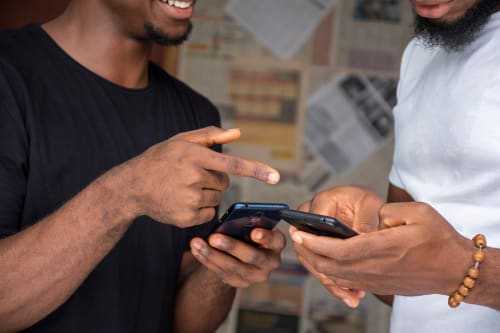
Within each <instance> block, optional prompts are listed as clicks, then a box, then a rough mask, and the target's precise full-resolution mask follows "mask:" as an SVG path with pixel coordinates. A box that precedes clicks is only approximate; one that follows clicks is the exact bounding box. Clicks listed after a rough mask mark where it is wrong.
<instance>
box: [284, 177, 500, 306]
mask: <svg viewBox="0 0 500 333" xmlns="http://www.w3.org/2000/svg"><path fill="white" fill-rule="evenodd" d="M391 193H392V194H391ZM390 195H392V196H393V197H394V199H399V200H403V202H398V203H385V204H384V203H382V204H380V203H381V199H380V198H378V197H377V196H376V194H374V193H372V192H369V191H366V190H364V189H360V188H356V187H342V188H333V189H331V190H328V191H325V192H322V193H319V194H318V195H317V196H316V197H315V198H314V199H313V200H312V201H311V202H309V203H306V204H304V205H303V206H302V207H301V208H302V209H303V210H306V211H312V212H322V213H323V214H324V213H325V212H328V213H329V215H332V216H335V217H339V218H343V221H344V222H346V223H348V224H350V225H351V226H353V228H354V229H356V230H358V231H359V232H360V233H361V235H359V236H356V237H353V238H351V239H347V240H340V239H334V238H328V237H318V236H314V235H311V234H307V233H304V232H300V231H297V230H296V229H293V228H292V229H291V230H290V232H291V236H292V239H293V240H294V247H295V249H296V251H297V255H298V257H299V260H300V261H301V262H302V263H303V264H304V266H305V267H306V268H308V269H309V270H310V271H311V273H312V274H313V275H314V276H316V277H317V278H318V279H319V280H320V282H321V283H322V284H323V285H324V286H325V287H326V288H327V290H328V291H329V292H330V293H331V294H332V295H334V296H335V297H339V298H341V299H342V300H343V301H344V302H345V303H346V304H347V305H349V306H352V307H357V305H358V304H359V301H360V299H361V298H362V297H363V296H364V293H363V292H360V290H363V291H366V292H371V293H374V294H377V295H384V296H385V297H384V298H385V300H386V301H389V302H391V299H392V296H391V295H404V296H420V295H429V294H441V295H450V294H451V293H452V292H454V291H455V290H456V288H457V287H458V285H459V284H460V282H461V281H462V280H463V278H464V276H465V274H466V272H467V269H468V268H469V267H470V266H471V265H472V262H473V261H472V254H473V253H474V245H473V242H472V240H470V239H467V238H465V237H463V236H462V235H460V234H459V233H458V232H457V231H456V230H455V229H454V228H453V227H452V226H451V225H450V224H449V223H448V222H447V221H446V220H445V219H444V218H443V217H442V216H441V215H440V214H439V213H438V212H437V211H436V210H434V209H433V208H432V207H431V206H429V205H427V204H425V203H419V202H411V201H409V200H410V199H411V197H410V196H409V195H408V194H406V193H405V192H404V191H403V190H402V189H397V188H394V187H393V188H392V189H391V190H390ZM366 197H370V198H371V199H366ZM362 198H363V200H361V199H362ZM404 201H406V202H404ZM367 203H375V204H367ZM344 212H348V214H345V213H344ZM361 216H372V219H371V223H370V225H371V227H366V224H365V223H363V224H362V225H363V226H365V227H364V228H363V229H361V228H359V226H360V223H359V221H365V219H364V218H363V219H361V218H360V217H361ZM370 229H371V230H372V231H368V232H366V231H363V230H370ZM429 258H432V260H429ZM498 274H500V250H499V249H496V248H488V249H487V260H486V261H485V262H484V263H483V264H482V265H481V275H480V278H479V280H478V282H477V285H476V287H475V288H474V289H473V292H472V293H471V294H470V295H469V296H468V297H467V298H466V299H465V302H467V303H470V304H477V305H483V306H487V307H491V308H493V309H496V310H498V309H500V282H499V281H498ZM391 303H392V302H391Z"/></svg>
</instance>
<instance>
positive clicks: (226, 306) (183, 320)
mask: <svg viewBox="0 0 500 333" xmlns="http://www.w3.org/2000/svg"><path fill="white" fill-rule="evenodd" d="M235 293H236V290H235V289H234V288H232V287H230V286H228V285H226V284H225V283H224V282H223V281H222V280H221V279H220V278H219V277H218V276H217V275H216V274H215V273H213V272H211V271H209V270H207V269H206V268H204V267H202V266H198V268H197V269H196V270H195V271H194V272H193V273H191V274H190V275H189V276H188V277H187V278H186V280H185V281H184V283H183V284H182V287H181V289H180V290H179V292H178V294H177V303H176V306H175V322H174V332H178V333H211V332H215V331H216V330H217V328H218V327H219V326H220V325H221V324H222V322H223V321H224V320H225V319H226V317H227V315H228V313H229V311H230V310H231V307H232V304H233V300H234V296H235Z"/></svg>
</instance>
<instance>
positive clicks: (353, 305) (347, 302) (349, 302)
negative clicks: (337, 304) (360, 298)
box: [343, 298, 356, 308]
mask: <svg viewBox="0 0 500 333" xmlns="http://www.w3.org/2000/svg"><path fill="white" fill-rule="evenodd" d="M343 301H344V303H345V304H347V306H349V307H351V308H355V307H356V306H355V304H354V302H353V301H352V300H351V299H349V298H344V299H343Z"/></svg>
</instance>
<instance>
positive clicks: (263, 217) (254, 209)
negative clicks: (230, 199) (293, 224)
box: [214, 202, 289, 243]
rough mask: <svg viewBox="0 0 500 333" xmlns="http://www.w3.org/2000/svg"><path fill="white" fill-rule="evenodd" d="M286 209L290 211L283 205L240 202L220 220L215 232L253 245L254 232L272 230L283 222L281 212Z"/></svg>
mask: <svg viewBox="0 0 500 333" xmlns="http://www.w3.org/2000/svg"><path fill="white" fill-rule="evenodd" d="M286 209H289V207H288V205H286V204H282V203H248V202H238V203H235V204H233V205H232V206H231V207H230V208H229V209H228V210H227V212H226V213H225V214H224V215H223V216H222V217H221V218H220V222H219V225H218V226H217V227H216V228H215V230H214V232H216V233H221V234H224V235H227V236H229V237H232V238H236V239H239V240H241V241H244V242H246V243H252V240H251V238H250V234H251V232H252V230H253V229H255V228H262V229H268V230H272V229H273V228H274V227H275V226H276V225H277V224H278V223H279V222H280V220H281V211H283V210H286Z"/></svg>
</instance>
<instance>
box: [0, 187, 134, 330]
mask: <svg viewBox="0 0 500 333" xmlns="http://www.w3.org/2000/svg"><path fill="white" fill-rule="evenodd" d="M106 185H107V184H106V183H105V180H103V179H101V180H100V181H96V182H94V183H93V184H91V185H90V186H89V187H87V188H86V189H85V190H83V191H82V192H81V193H79V194H78V195H77V196H76V197H75V198H73V199H72V200H71V201H69V202H68V203H67V204H65V205H64V206H63V207H62V208H60V209H59V210H58V211H56V212H54V213H53V214H51V215H50V216H48V217H47V218H45V219H43V220H42V221H40V222H38V223H36V224H35V225H34V226H32V227H30V228H27V229H26V230H24V231H22V232H19V233H18V234H16V235H14V236H11V237H8V238H6V239H3V240H0V263H1V264H0V331H2V332H8V331H18V330H21V329H24V328H27V327H29V326H31V325H33V324H35V323H36V322H38V321H39V320H41V319H43V318H44V317H45V316H47V315H48V314H49V313H51V312H52V311H54V310H55V309H56V308H57V307H59V306H60V305H61V304H62V303H64V302H65V301H66V300H67V299H68V298H69V297H70V296H71V295H72V293H73V292H74V291H75V290H76V289H77V288H78V287H79V286H80V284H81V283H82V282H83V281H84V279H85V278H86V277H87V276H88V274H89V273H90V272H91V271H92V270H93V269H94V268H95V266H96V265H97V264H98V263H99V262H100V261H101V260H102V258H103V257H104V256H105V255H106V254H107V253H108V252H109V251H110V250H111V249H112V248H113V246H114V245H115V244H116V242H117V241H118V240H119V239H120V238H121V237H122V235H123V234H124V232H125V231H126V229H127V228H128V225H129V224H130V222H131V221H132V220H133V219H132V217H133V216H132V215H131V214H130V212H131V211H132V210H130V211H129V208H130V207H126V206H122V205H123V203H121V202H120V201H122V200H121V198H118V197H117V195H116V193H114V191H111V190H110V189H109V188H107V186H106Z"/></svg>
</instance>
